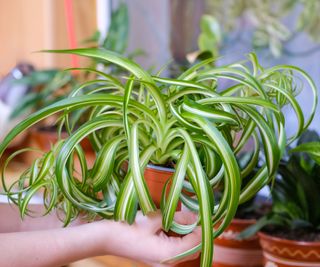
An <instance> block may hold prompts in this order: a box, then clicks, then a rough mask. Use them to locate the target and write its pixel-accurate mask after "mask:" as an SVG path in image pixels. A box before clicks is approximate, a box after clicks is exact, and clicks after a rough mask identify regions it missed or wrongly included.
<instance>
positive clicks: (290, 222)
mask: <svg viewBox="0 0 320 267" xmlns="http://www.w3.org/2000/svg"><path fill="white" fill-rule="evenodd" d="M319 151H320V137H319V135H318V134H317V133H316V132H315V131H307V132H305V133H303V135H302V136H301V138H300V139H299V140H298V144H297V147H295V148H293V149H291V150H290V151H289V155H290V156H289V157H288V158H287V159H285V160H282V161H281V162H280V165H279V168H278V176H277V178H276V179H275V181H274V183H273V184H272V187H271V190H272V191H271V192H272V202H273V204H272V210H271V211H270V213H269V214H267V215H266V216H265V217H263V218H261V219H260V220H259V221H258V222H257V224H256V225H254V226H252V227H250V228H248V229H247V230H246V231H245V232H243V233H242V234H241V236H242V237H246V236H249V235H252V234H254V233H256V232H257V231H258V230H260V229H262V228H263V227H266V226H274V227H278V228H279V229H286V230H287V231H288V230H289V231H290V230H297V229H305V230H309V231H317V230H319V229H320V210H319V209H318V207H317V206H318V203H320V180H319V177H320V154H319Z"/></svg>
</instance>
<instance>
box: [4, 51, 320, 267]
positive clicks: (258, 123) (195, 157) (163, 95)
mask: <svg viewBox="0 0 320 267" xmlns="http://www.w3.org/2000/svg"><path fill="white" fill-rule="evenodd" d="M51 52H52V51H51ZM53 52H56V53H73V54H77V55H81V56H88V57H91V58H95V59H98V60H100V61H107V62H109V63H112V64H115V65H117V67H120V68H123V69H125V70H126V72H128V73H129V75H127V76H125V77H117V76H112V75H109V74H105V73H103V72H99V71H98V70H96V69H88V68H87V69H86V71H90V72H92V73H95V74H97V75H98V76H99V79H97V80H95V81H92V83H94V84H95V85H96V86H95V87H93V88H91V89H88V90H85V87H86V85H87V84H90V81H86V83H85V85H84V86H79V87H78V88H75V89H74V90H73V92H72V93H71V94H70V95H69V96H68V97H66V98H65V99H63V100H61V101H59V102H56V103H54V104H52V105H50V106H48V107H45V108H43V109H42V110H39V111H38V112H36V113H34V114H32V115H31V116H30V117H28V118H27V119H25V120H24V121H22V122H21V123H20V124H18V125H17V126H16V127H15V128H14V129H13V130H12V131H11V132H10V133H9V134H8V135H7V136H6V138H5V139H4V141H3V142H2V143H1V145H0V154H2V153H3V151H4V150H5V149H6V147H7V146H8V145H9V144H10V142H12V140H13V139H14V138H15V137H16V136H17V135H19V134H20V133H21V132H24V131H27V130H28V129H29V128H30V127H31V126H32V125H34V124H36V123H38V122H40V121H42V120H44V119H46V118H47V117H50V116H52V115H55V114H58V116H59V123H60V127H58V129H62V127H65V129H66V130H67V134H68V136H67V137H63V138H60V139H59V140H58V141H57V142H56V144H55V145H54V146H53V147H52V149H51V150H50V151H48V152H46V153H44V154H43V156H42V157H40V158H38V159H37V160H36V161H35V162H34V163H33V164H32V165H31V166H30V167H29V168H28V169H27V170H25V171H24V172H23V174H22V175H21V176H20V178H19V179H18V180H17V182H16V183H15V184H14V185H13V186H12V187H7V186H5V185H4V189H5V190H6V192H7V194H8V197H9V198H10V199H11V200H12V201H13V203H15V204H17V205H18V206H19V208H20V212H21V215H22V217H23V216H25V215H26V214H28V208H27V207H28V202H29V201H30V199H31V197H32V196H33V195H34V194H36V193H37V192H42V193H43V198H44V204H45V207H46V209H47V212H51V211H52V210H53V209H58V210H62V211H63V212H64V214H65V215H64V217H63V220H64V222H65V225H68V224H69V223H70V221H71V220H72V219H74V218H75V217H77V216H78V215H79V213H80V212H81V213H82V214H87V215H88V216H92V215H93V216H96V217H99V218H105V219H115V220H120V221H127V222H129V223H133V222H134V220H135V216H136V213H137V210H138V209H140V210H142V212H143V214H145V215H147V214H148V213H149V212H153V211H154V210H155V209H156V208H157V205H156V204H155V202H154V200H153V198H152V193H151V191H150V183H149V182H148V181H147V180H148V177H146V175H145V174H146V170H148V169H150V168H151V169H157V170H158V171H161V169H162V168H163V167H165V168H167V167H169V168H173V169H174V172H172V171H171V170H170V171H169V173H170V175H168V178H167V180H166V181H165V182H164V184H163V185H161V184H158V186H157V187H158V191H161V192H162V196H161V199H160V208H161V211H162V215H163V229H164V231H169V230H172V231H174V232H176V233H178V234H186V233H190V232H191V231H192V230H193V229H194V228H195V227H196V226H197V224H199V225H201V227H202V243H201V244H199V245H198V246H196V247H194V248H193V249H191V250H190V251H187V252H185V253H183V254H181V255H177V257H175V258H174V259H167V260H165V262H169V261H170V260H175V259H178V258H181V257H184V256H186V255H189V254H192V253H195V252H197V251H199V250H201V266H211V264H212V257H213V240H214V239H215V238H216V237H218V236H219V235H220V234H221V233H222V232H223V231H224V229H226V227H227V226H228V225H229V223H230V222H231V220H232V218H233V217H234V215H235V213H236V210H237V207H238V205H239V203H244V202H245V201H247V200H249V199H251V198H252V197H253V196H254V195H255V194H256V192H257V191H258V190H259V189H260V188H261V187H262V186H264V185H265V184H267V183H268V182H269V181H270V180H271V179H272V177H273V176H274V175H275V173H276V170H277V167H278V164H279V161H280V158H281V156H282V154H283V152H284V149H285V146H286V144H287V143H289V142H292V141H293V140H295V139H296V138H297V137H298V136H300V135H301V133H302V132H303V131H304V129H305V128H306V127H307V126H308V125H309V124H310V122H311V120H312V118H313V116H314V112H315V108H316V104H317V89H316V87H315V86H314V83H313V81H312V80H311V79H310V77H309V76H308V75H307V74H306V73H305V72H303V71H302V70H300V69H298V68H296V67H293V66H286V65H283V66H275V67H272V68H270V69H263V68H262V67H261V66H260V65H259V64H258V61H257V58H256V57H255V55H254V54H251V55H250V57H249V61H248V62H247V63H242V62H237V63H234V64H231V65H227V66H222V67H212V66H210V65H208V64H209V63H210V61H211V60H206V61H203V62H201V63H199V64H196V65H195V66H193V67H191V68H189V69H188V70H186V71H185V72H184V73H182V74H181V75H180V76H179V77H177V78H174V79H173V78H172V79H169V78H163V77H160V76H158V75H151V74H150V73H148V72H146V71H145V70H143V69H142V68H141V67H140V66H139V65H137V64H136V63H134V62H133V61H131V60H129V59H127V58H124V57H122V56H120V55H118V54H116V53H114V52H110V51H107V50H104V49H95V48H92V49H76V50H62V51H53ZM248 64H251V67H250V65H248ZM295 75H298V76H299V78H298V79H297V80H296V79H295V77H296V76H295ZM302 79H304V80H305V81H306V84H308V86H309V88H310V89H311V91H312V94H313V96H314V100H313V105H312V107H311V113H310V116H309V118H307V119H306V118H305V117H304V114H303V112H302V111H301V107H300V106H299V104H298V102H297V100H296V98H295V96H296V94H297V92H298V91H297V88H298V87H297V83H300V81H301V80H302ZM224 81H228V82H227V83H226V82H224ZM226 84H229V85H228V86H226ZM299 88H300V87H299ZM287 104H289V105H291V106H292V108H293V110H294V112H295V115H296V116H297V118H298V120H297V121H298V123H297V131H296V132H295V134H294V135H293V136H291V137H286V134H285V130H284V127H285V119H284V118H285V117H284V114H283V112H282V108H283V107H284V106H285V105H287ZM79 111H82V112H86V113H87V114H88V117H87V118H86V121H85V122H84V123H82V124H76V123H75V124H70V120H69V118H70V116H71V115H72V113H73V112H79ZM236 136H238V137H237V138H236ZM239 137H240V138H239ZM85 138H88V139H89V140H90V143H91V145H92V147H93V149H94V150H95V153H96V158H95V162H94V164H93V166H92V167H88V165H87V162H86V158H85V155H84V153H83V150H82V147H81V141H82V140H84V139H85ZM250 139H253V140H254V144H255V145H254V146H253V148H252V149H253V151H254V153H253V156H252V157H251V158H250V160H249V161H248V162H247V163H246V165H245V166H240V165H239V163H238V161H237V158H236V156H237V154H238V153H240V152H241V150H242V148H243V147H244V146H245V144H246V143H247V142H249V140H250ZM261 148H262V150H261ZM260 150H261V151H262V153H263V154H264V156H265V159H266V160H265V162H264V163H263V164H262V166H261V167H260V168H259V169H258V171H257V173H256V175H254V176H253V177H252V178H251V179H250V181H249V182H248V183H247V185H246V186H245V187H244V188H242V189H241V180H242V178H244V177H246V176H247V175H248V174H249V173H250V172H251V170H252V169H253V168H254V167H255V166H256V161H257V153H258V152H259V151H260ZM257 151H258V152H257ZM12 157H14V155H13V156H12ZM12 157H11V158H12ZM11 158H9V161H10V159H11ZM75 158H77V159H78V161H79V162H80V170H79V168H76V167H75ZM7 163H8V161H7V162H6V163H5V165H7ZM150 164H151V166H150ZM155 165H156V167H155ZM159 166H160V167H161V168H159ZM157 177H158V176H156V178H155V179H157ZM3 182H5V178H4V177H3ZM221 184H223V191H222V196H221V199H220V201H219V202H217V203H214V188H215V187H218V186H220V185H221ZM15 186H16V187H17V188H15ZM13 189H15V190H13ZM179 201H181V202H182V203H183V204H184V206H186V207H187V208H188V209H190V210H192V211H194V212H196V213H197V214H198V222H196V223H194V224H191V225H179V224H178V223H177V222H175V221H174V213H175V211H176V210H177V209H178V208H179ZM158 204H159V203H158ZM214 226H217V227H216V228H215V230H213V229H214V228H213V227H214Z"/></svg>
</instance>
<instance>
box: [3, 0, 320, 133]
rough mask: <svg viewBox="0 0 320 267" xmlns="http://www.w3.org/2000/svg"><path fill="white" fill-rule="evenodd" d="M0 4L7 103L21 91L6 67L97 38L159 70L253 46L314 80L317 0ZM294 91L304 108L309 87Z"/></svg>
mask: <svg viewBox="0 0 320 267" xmlns="http://www.w3.org/2000/svg"><path fill="white" fill-rule="evenodd" d="M0 10H1V11H0V12H1V14H0V34H1V36H2V39H1V48H2V49H1V50H0V59H1V60H0V79H1V83H0V97H1V100H2V103H1V104H3V103H4V104H8V105H9V106H11V107H10V108H14V105H15V103H16V102H18V100H17V99H19V97H21V96H22V95H25V94H26V91H24V90H22V89H15V90H13V89H10V90H9V89H8V86H9V85H8V80H10V79H9V77H6V76H10V73H11V76H12V73H13V76H14V75H16V77H13V78H14V79H16V78H19V77H20V76H21V75H20V76H19V74H18V73H19V72H12V71H13V70H14V68H15V67H16V66H17V65H18V69H19V64H20V65H21V63H24V64H22V66H20V68H24V70H23V71H22V75H26V73H30V72H31V71H33V70H36V71H42V70H53V69H65V68H69V67H79V66H88V64H90V62H86V61H85V60H84V59H81V58H77V57H75V56H70V57H66V56H61V55H55V54H48V53H34V52H35V51H39V50H43V49H65V48H75V47H90V46H102V47H105V48H107V49H111V50H114V51H116V52H119V53H122V54H126V55H127V56H129V57H131V58H133V59H134V60H135V61H137V62H138V63H140V64H142V66H143V67H144V68H146V69H148V70H150V71H154V72H156V71H157V70H159V69H160V68H162V67H163V66H164V65H166V64H168V67H167V68H166V70H165V71H164V73H163V75H164V76H170V75H171V76H174V75H176V74H177V72H179V71H181V70H182V69H183V68H185V67H187V66H188V64H191V63H192V62H193V61H194V60H196V59H197V57H199V55H200V56H201V54H202V55H203V54H205V56H208V55H206V53H207V52H209V53H210V55H213V56H214V57H216V58H217V60H216V65H221V64H226V63H229V62H233V61H235V60H239V59H245V58H246V55H247V54H248V53H249V52H251V51H255V52H256V53H257V55H258V58H259V60H260V61H261V62H262V65H263V66H264V67H269V66H272V65H274V64H293V65H297V66H298V67H300V68H302V69H304V70H305V71H307V72H308V73H309V74H310V75H311V76H312V78H313V79H314V80H315V82H316V84H319V82H320V76H319V70H320V61H319V57H320V44H319V42H320V17H319V16H318V14H319V12H320V2H319V1H317V0H281V1H276V0H237V1H236V0H225V1H222V0H197V1H192V0H170V1H169V0H163V1H147V0H133V1H128V0H127V1H124V0H28V1H23V0H12V1H1V2H0ZM27 63H28V64H30V65H28V66H26V64H27ZM23 72H26V73H23ZM35 74H37V73H35ZM40 74H42V73H40ZM17 75H18V76H17ZM39 77H40V76H36V78H39ZM45 78H47V79H49V78H50V77H45ZM39 79H44V78H43V77H40V78H39ZM41 82H43V83H44V81H41ZM15 85H16V84H15ZM27 85H30V86H33V85H34V84H32V83H30V81H29V84H27ZM10 86H11V87H12V83H11V85H10ZM16 86H17V85H16ZM25 90H27V89H25ZM29 90H30V88H29ZM9 91H12V94H11V95H7V94H8V92H9ZM16 91H17V92H16ZM300 98H301V99H300V100H301V101H303V103H304V105H305V108H306V109H308V107H307V106H308V95H301V97H300ZM8 99H9V100H8ZM10 99H11V100H10ZM14 99H15V100H14ZM2 110H3V111H2V113H3V114H5V113H8V111H5V110H4V109H3V108H2ZM3 119H4V118H2V120H3ZM319 122H320V117H319V115H318V116H316V118H315V120H314V122H313V124H312V125H311V128H314V129H317V130H318V131H319V130H320V123H319ZM288 124H290V123H288ZM292 127H294V126H292Z"/></svg>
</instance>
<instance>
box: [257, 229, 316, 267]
mask: <svg viewBox="0 0 320 267" xmlns="http://www.w3.org/2000/svg"><path fill="white" fill-rule="evenodd" d="M258 235H259V237H260V244H261V247H262V249H263V258H264V266H265V267H293V266H294V267H319V266H320V242H303V241H293V240H287V239H282V238H278V237H273V236H270V235H268V234H265V233H262V232H260V233H259V234H258Z"/></svg>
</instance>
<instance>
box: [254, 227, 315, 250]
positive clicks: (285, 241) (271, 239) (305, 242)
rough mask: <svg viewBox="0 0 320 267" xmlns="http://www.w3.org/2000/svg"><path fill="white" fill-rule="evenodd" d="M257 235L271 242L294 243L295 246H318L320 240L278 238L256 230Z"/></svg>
mask: <svg viewBox="0 0 320 267" xmlns="http://www.w3.org/2000/svg"><path fill="white" fill-rule="evenodd" d="M258 236H259V238H260V239H267V240H270V241H273V242H277V243H282V244H285V245H296V246H304V247H310V246H312V247H320V242H319V241H315V242H312V241H297V240H290V239H285V238H280V237H275V236H272V235H269V234H266V233H263V232H261V231H260V232H258Z"/></svg>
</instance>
